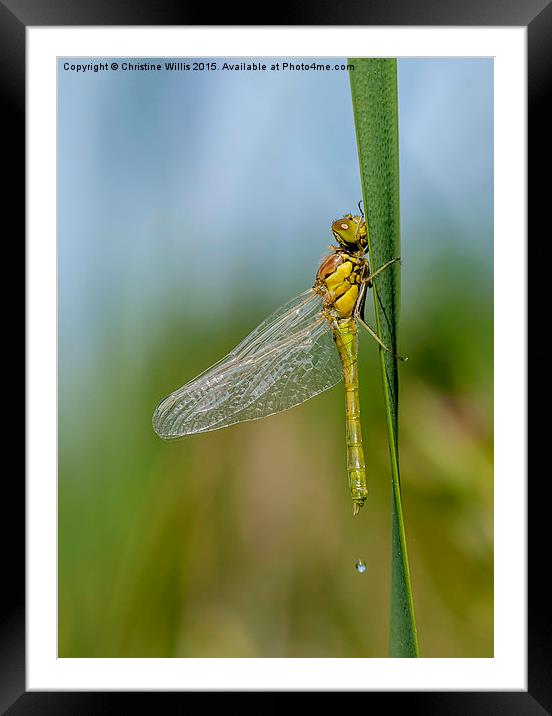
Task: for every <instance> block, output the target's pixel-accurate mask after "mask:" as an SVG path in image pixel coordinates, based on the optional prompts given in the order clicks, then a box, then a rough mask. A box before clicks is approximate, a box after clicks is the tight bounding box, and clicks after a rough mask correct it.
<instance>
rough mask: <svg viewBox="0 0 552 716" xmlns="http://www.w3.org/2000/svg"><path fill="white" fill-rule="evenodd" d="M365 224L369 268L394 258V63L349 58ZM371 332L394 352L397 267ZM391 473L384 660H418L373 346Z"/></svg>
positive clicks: (394, 428) (397, 490) (385, 367)
mask: <svg viewBox="0 0 552 716" xmlns="http://www.w3.org/2000/svg"><path fill="white" fill-rule="evenodd" d="M348 61H349V63H350V64H352V65H354V70H350V72H349V77H350V81H351V94H352V100H353V112H354V118H355V127H356V136H357V147H358V155H359V163H360V175H361V181H362V194H363V199H364V207H365V208H364V211H365V215H366V222H367V226H368V250H369V255H370V261H371V269H372V271H375V270H377V269H378V268H379V267H380V266H383V264H384V263H386V262H387V261H390V260H391V259H394V258H397V257H398V256H400V196H399V130H398V103H397V62H396V60H392V59H389V60H388V59H355V58H351V59H349V60H348ZM373 295H374V307H375V317H376V328H377V334H378V336H379V337H380V338H381V340H382V341H383V342H384V343H385V344H386V345H387V346H389V347H390V348H391V349H392V350H393V351H394V352H395V353H397V327H398V314H399V304H400V267H399V263H398V262H397V263H395V264H393V265H392V266H390V267H389V268H388V269H386V270H385V271H383V272H382V273H381V274H380V275H379V276H378V277H377V278H376V279H375V280H374V285H373ZM379 352H380V361H381V371H382V379H383V392H384V397H385V412H386V418H387V434H388V441H389V453H390V458H391V475H392V481H391V485H392V500H391V505H392V507H391V511H392V521H391V523H392V541H391V544H392V548H391V619H390V631H389V655H390V656H392V657H416V656H418V655H419V652H418V639H417V633H416V622H415V617H414V603H413V597H412V587H411V583H410V569H409V566H408V555H407V550H406V536H405V528H404V519H403V513H402V501H401V486H400V473H399V451H398V395H399V380H398V370H397V360H396V358H395V357H394V356H392V355H390V354H389V353H387V352H386V351H384V350H383V349H381V348H380V349H379Z"/></svg>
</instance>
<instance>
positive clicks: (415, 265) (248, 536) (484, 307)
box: [58, 58, 493, 657]
mask: <svg viewBox="0 0 552 716" xmlns="http://www.w3.org/2000/svg"><path fill="white" fill-rule="evenodd" d="M214 60H215V61H217V62H218V63H221V62H222V60H221V59H220V58H214ZM79 61H80V62H86V61H88V60H86V59H81V58H79ZM159 61H161V62H162V61H163V60H159ZM233 61H236V60H235V59H234V60H233ZM264 61H265V62H266V61H267V60H264ZM325 61H327V60H325ZM63 62H64V60H63V59H61V60H60V61H59V115H58V116H59V133H58V137H59V493H58V494H59V515H58V524H59V540H58V544H59V562H58V566H59V572H58V588H59V589H58V597H59V603H58V627H59V652H58V654H59V656H60V657H378V656H386V655H387V639H388V621H389V596H390V550H391V546H390V530H391V525H390V499H391V492H390V484H391V483H390V481H391V476H390V468H389V455H388V447H387V434H386V425H385V414H384V407H383V394H382V388H381V377H380V372H379V361H378V355H377V348H376V346H375V344H374V343H373V341H371V340H370V338H368V337H364V336H363V337H362V339H361V345H360V382H361V403H362V420H363V429H364V437H365V454H366V457H367V461H368V464H369V468H368V479H369V487H370V490H371V494H370V498H369V500H368V502H367V503H366V505H365V507H364V508H363V510H362V511H361V513H360V514H359V516H358V517H357V518H355V519H353V518H352V515H351V501H350V496H349V492H348V488H347V477H346V471H345V444H344V395H343V387H342V385H338V386H337V387H335V388H333V389H332V390H330V391H328V392H326V393H324V394H322V395H320V396H318V397H316V398H314V399H313V400H311V401H309V402H307V403H305V404H304V405H302V406H300V407H297V408H295V409H293V410H291V411H288V412H286V413H281V414H279V415H276V416H273V417H270V418H266V419H264V420H260V421H254V422H249V423H244V424H241V425H237V426H233V427H230V428H228V429H225V430H221V431H215V432H213V433H207V434H204V435H199V436H194V437H189V438H185V439H183V440H180V441H176V442H169V443H167V442H163V441H161V440H160V439H159V438H158V437H157V436H156V435H155V434H154V433H153V430H152V428H151V416H152V413H153V410H154V408H155V406H156V404H157V403H158V401H159V400H160V399H161V398H162V397H164V396H165V395H167V394H168V393H170V392H171V391H172V390H174V389H175V388H177V387H179V386H180V385H181V384H183V383H184V382H186V381H187V380H189V379H190V378H192V377H194V376H195V375H196V374H197V373H199V372H201V371H202V370H204V369H205V368H206V367H208V366H209V365H210V364H212V363H214V362H215V361H217V360H218V359H219V358H220V357H222V356H223V355H224V354H225V353H227V352H228V351H229V350H230V349H231V348H232V347H233V346H234V345H235V344H236V343H237V342H238V341H239V340H241V339H242V338H243V337H244V336H245V335H246V333H247V332H249V331H250V330H251V329H252V328H254V327H255V326H256V325H257V323H259V322H260V321H261V320H262V319H263V318H264V317H266V315H267V314H268V313H269V312H271V311H272V310H273V309H275V308H277V307H278V306H279V305H281V304H283V303H285V302H286V301H287V300H288V299H289V298H290V297H292V296H293V295H295V294H298V293H300V292H301V291H303V290H305V289H306V288H307V287H309V286H310V285H312V282H313V278H314V274H315V272H316V269H317V266H318V262H319V260H320V258H321V257H322V256H323V254H324V252H325V250H326V247H327V246H328V245H329V243H331V236H330V231H329V226H330V223H331V221H332V220H333V219H334V218H336V217H338V216H341V215H343V214H344V213H345V212H348V211H350V210H354V208H355V206H356V204H357V202H358V200H359V199H360V198H361V189H360V181H359V173H358V162H357V154H356V139H355V134H354V125H353V117H352V107H351V100H350V91H349V80H348V75H347V73H346V72H331V73H322V72H318V73H313V72H295V73H282V72H279V73H251V72H234V73H232V74H227V73H225V74H223V73H220V72H216V73H204V72H203V73H202V72H195V73H194V72H164V71H163V72H160V73H151V72H133V73H131V72H126V73H125V72H122V71H119V72H109V73H92V72H91V73H87V74H85V75H83V74H79V75H77V74H76V73H72V72H67V71H65V70H63ZM72 62H74V59H73V60H72ZM398 76H399V122H400V126H399V130H400V144H401V167H400V169H401V233H402V312H401V340H400V350H401V352H402V353H405V354H407V355H408V356H409V361H408V363H406V364H404V365H401V366H400V388H401V394H400V410H399V430H400V459H401V478H402V488H403V501H404V515H405V523H406V530H407V540H408V549H409V557H410V565H411V570H412V583H413V591H414V605H415V610H416V617H417V626H418V633H419V641H420V650H421V655H422V656H425V657H485V656H487V657H488V656H492V655H493V427H492V426H493V412H492V410H493V393H492V386H493V303H492V302H493V273H492V262H493V251H492V241H493V224H492V220H493V203H492V192H493V176H492V166H493V140H492V126H493V116H492V106H493V65H492V60H485V59H482V60H467V59H456V60H446V59H436V60H400V61H399V64H398ZM367 306H371V301H367ZM372 323H373V320H372ZM357 559H363V560H364V561H365V562H366V565H367V570H366V572H365V573H364V574H358V573H357V571H356V570H355V567H354V565H355V562H356V561H357Z"/></svg>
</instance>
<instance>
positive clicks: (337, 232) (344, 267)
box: [153, 205, 406, 515]
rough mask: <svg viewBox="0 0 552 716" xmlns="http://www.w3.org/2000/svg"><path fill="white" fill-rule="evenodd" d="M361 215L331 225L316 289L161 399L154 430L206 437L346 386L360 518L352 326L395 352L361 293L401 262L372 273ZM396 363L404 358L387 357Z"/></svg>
mask: <svg viewBox="0 0 552 716" xmlns="http://www.w3.org/2000/svg"><path fill="white" fill-rule="evenodd" d="M359 210H360V213H361V216H353V215H352V214H350V213H349V214H346V215H345V216H343V217H341V218H340V219H337V220H335V221H334V222H333V223H332V225H331V231H332V234H333V237H334V238H335V240H336V241H337V245H336V246H330V247H329V249H330V250H331V253H330V254H329V255H328V256H326V257H325V258H324V259H323V260H322V262H321V264H320V266H319V268H318V271H317V273H316V277H315V281H314V285H313V286H312V288H309V289H308V290H307V291H305V292H303V293H301V294H300V295H299V296H296V297H295V298H292V299H291V300H290V301H288V303H286V304H285V305H284V306H282V307H281V308H279V309H278V310H276V311H275V312H274V313H272V314H271V315H270V316H269V317H268V318H266V319H265V320H264V321H263V322H262V323H260V324H259V325H258V326H257V327H256V328H255V329H254V330H253V331H252V332H251V333H250V334H249V335H248V336H247V337H246V338H245V339H244V340H243V341H242V342H241V343H239V344H238V345H237V346H236V347H235V348H234V349H233V350H232V351H230V353H228V355H227V356H225V357H224V358H222V359H221V360H220V361H219V362H218V363H215V364H214V365H213V366H211V367H210V368H208V369H207V370H206V371H205V372H203V373H201V374H200V375H199V376H197V377H196V378H194V379H193V380H191V381H190V382H189V383H186V384H185V385H183V386H182V387H181V388H179V389H178V390H175V391H174V392H173V393H171V394H170V395H169V396H168V397H166V398H165V399H164V400H162V401H161V402H160V403H159V405H158V406H157V408H156V410H155V412H154V415H153V428H154V430H155V432H156V433H157V434H158V435H159V436H160V437H162V438H165V439H174V438H180V437H183V436H185V435H194V434H196V433H205V432H208V431H211V430H218V429H220V428H225V427H228V426H229V425H234V424H235V423H240V422H244V421H247V420H256V419H258V418H264V417H267V416H269V415H273V414H275V413H279V412H281V411H284V410H288V409H289V408H293V407H294V406H296V405H300V404H301V403H304V402H305V401H306V400H309V399H310V398H313V397H314V396H316V395H318V394H319V393H322V392H323V391H325V390H328V389H329V388H332V387H333V386H334V385H336V384H337V383H339V382H340V381H341V380H343V381H344V383H345V419H346V422H345V435H346V444H347V461H346V464H347V475H348V483H349V490H350V493H351V498H352V501H353V515H356V514H358V512H359V511H360V509H361V507H362V506H363V505H364V503H365V501H366V498H367V496H368V488H367V481H366V462H365V458H364V450H363V443H362V429H361V424H360V402H359V380H358V326H359V325H360V326H362V327H363V328H365V329H366V331H367V332H368V333H369V334H370V335H371V336H372V338H373V339H374V340H375V341H376V342H377V343H378V344H379V345H380V346H381V348H382V349H384V350H386V351H389V352H390V353H393V351H391V349H390V348H388V347H387V346H386V345H385V344H384V343H383V341H382V340H381V339H380V338H379V336H378V335H377V333H376V332H375V331H374V330H372V328H370V326H369V325H368V324H367V323H366V321H365V318H364V306H365V301H366V295H367V289H369V288H371V287H372V286H373V281H374V278H375V277H376V276H377V275H378V274H380V273H381V272H382V271H384V270H385V269H386V268H388V266H390V265H391V264H393V263H394V262H395V261H399V260H400V259H398V258H396V259H392V260H391V261H388V262H387V263H385V264H384V265H383V266H381V267H380V268H379V269H378V270H377V271H375V272H373V273H372V272H371V270H370V263H369V261H368V259H367V258H366V256H365V254H366V253H367V251H368V230H367V225H366V221H365V219H364V215H363V213H362V210H361V209H360V205H359ZM393 355H395V357H396V358H399V359H400V360H406V358H402V357H401V356H398V355H396V354H395V353H393Z"/></svg>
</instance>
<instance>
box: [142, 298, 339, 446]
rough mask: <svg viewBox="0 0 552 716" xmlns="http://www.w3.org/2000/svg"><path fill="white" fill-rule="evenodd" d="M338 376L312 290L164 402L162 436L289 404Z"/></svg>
mask: <svg viewBox="0 0 552 716" xmlns="http://www.w3.org/2000/svg"><path fill="white" fill-rule="evenodd" d="M342 378H343V371H342V368H341V362H340V359H339V354H338V351H337V349H336V346H335V343H334V340H333V332H332V326H331V324H330V323H329V321H328V320H327V319H326V318H325V317H324V316H323V314H322V299H321V297H320V296H319V295H318V294H317V293H315V292H314V291H313V290H312V289H309V290H308V291H306V292H305V293H303V294H301V295H300V296H297V297H296V298H294V299H292V300H291V301H289V303H287V304H286V305H285V306H282V308H280V309H279V310H277V311H275V312H274V313H273V314H272V315H271V316H269V317H268V318H267V319H266V320H265V321H263V322H262V323H261V324H260V325H259V326H257V328H255V329H254V330H253V331H252V332H251V333H250V334H249V335H248V336H247V338H245V339H244V340H243V341H242V342H241V343H240V344H239V345H238V346H236V348H234V350H233V351H231V352H230V353H229V354H228V355H227V356H226V357H225V358H223V359H222V360H221V361H219V362H218V363H216V364H215V365H214V366H212V367H211V368H209V369H208V370H207V371H205V372H204V373H202V374H201V375H200V376H198V377H197V378H195V379H194V380H192V381H190V382H189V383H186V385H184V386H182V388H179V389H178V390H177V391H175V392H174V393H172V394H171V395H169V397H168V398H165V400H163V401H161V403H160V404H159V405H158V407H157V409H156V411H155V413H154V416H153V427H154V429H155V431H156V432H157V433H158V435H160V436H161V437H164V438H177V437H181V436H183V435H191V434H193V433H202V432H207V431H208V430H217V429H218V428H223V427H227V426H228V425H233V424H234V423H237V422H242V421H245V420H255V419H256V418H262V417H265V416H267V415H272V414H273V413H278V412H280V411H282V410H287V409H288V408H292V407H293V406H295V405H299V404H300V403H303V402H304V401H305V400H308V399H309V398H312V397H313V396H315V395H317V394H318V393H321V392H322V391H324V390H327V389H328V388H331V387H332V386H334V385H335V384H336V383H338V382H339V381H340V380H341V379H342Z"/></svg>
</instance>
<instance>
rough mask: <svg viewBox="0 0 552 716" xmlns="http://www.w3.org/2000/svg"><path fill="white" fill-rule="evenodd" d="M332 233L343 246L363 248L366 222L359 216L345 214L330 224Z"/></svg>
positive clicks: (364, 245) (356, 248) (365, 241)
mask: <svg viewBox="0 0 552 716" xmlns="http://www.w3.org/2000/svg"><path fill="white" fill-rule="evenodd" d="M332 233H333V235H334V236H335V238H336V239H337V241H338V242H339V243H340V244H341V246H343V247H344V248H348V249H354V250H358V249H359V248H360V249H362V250H364V249H365V248H366V246H367V243H368V242H367V240H366V224H365V222H364V220H363V219H361V217H360V216H351V214H347V215H346V216H344V217H342V218H341V219H337V220H336V221H334V222H333V224H332Z"/></svg>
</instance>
